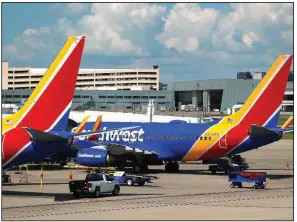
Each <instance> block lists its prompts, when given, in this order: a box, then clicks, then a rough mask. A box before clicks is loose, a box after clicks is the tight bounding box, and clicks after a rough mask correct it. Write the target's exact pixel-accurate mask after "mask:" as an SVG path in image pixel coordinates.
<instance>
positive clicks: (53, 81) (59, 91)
mask: <svg viewBox="0 0 297 222" xmlns="http://www.w3.org/2000/svg"><path fill="white" fill-rule="evenodd" d="M84 42H85V37H84V36H78V37H77V36H71V37H69V38H68V40H67V42H66V43H65V45H64V46H63V48H62V49H61V51H60V53H59V54H58V55H57V57H56V58H55V60H54V61H53V63H52V64H51V66H50V67H49V68H48V70H47V71H46V73H45V74H44V76H43V78H42V79H41V81H40V82H39V84H38V85H37V87H36V88H35V90H34V91H33V92H32V94H31V95H30V97H29V99H28V100H27V102H26V103H25V104H24V106H23V107H22V109H21V110H19V111H18V112H17V113H15V114H14V115H11V116H8V117H6V118H3V119H2V133H5V132H7V131H8V130H9V129H12V128H15V127H29V128H33V129H37V130H40V131H48V130H53V129H54V130H61V129H62V128H64V127H65V129H66V126H67V120H68V118H65V116H66V115H65V114H66V112H69V110H70V106H71V103H72V98H73V93H74V89H75V84H76V78H77V74H78V69H79V66H80V61H81V56H82V51H83V47H84Z"/></svg>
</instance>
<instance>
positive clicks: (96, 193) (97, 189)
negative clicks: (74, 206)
mask: <svg viewBox="0 0 297 222" xmlns="http://www.w3.org/2000/svg"><path fill="white" fill-rule="evenodd" d="M99 196H100V188H98V187H96V189H95V193H94V197H95V198H98V197H99Z"/></svg>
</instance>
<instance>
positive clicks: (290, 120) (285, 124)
mask: <svg viewBox="0 0 297 222" xmlns="http://www.w3.org/2000/svg"><path fill="white" fill-rule="evenodd" d="M292 120H293V116H290V117H289V118H288V119H287V121H286V122H285V123H284V124H283V125H282V127H281V128H282V129H287V128H288V127H289V126H290V124H291V122H292Z"/></svg>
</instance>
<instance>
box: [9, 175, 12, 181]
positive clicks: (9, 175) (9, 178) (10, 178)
mask: <svg viewBox="0 0 297 222" xmlns="http://www.w3.org/2000/svg"><path fill="white" fill-rule="evenodd" d="M8 183H12V181H11V175H10V174H9V175H8Z"/></svg>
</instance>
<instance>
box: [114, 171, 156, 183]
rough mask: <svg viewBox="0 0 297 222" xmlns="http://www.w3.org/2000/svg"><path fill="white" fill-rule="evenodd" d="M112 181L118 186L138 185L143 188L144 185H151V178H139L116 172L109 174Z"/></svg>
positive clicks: (123, 172)
mask: <svg viewBox="0 0 297 222" xmlns="http://www.w3.org/2000/svg"><path fill="white" fill-rule="evenodd" d="M110 175H111V176H112V178H113V179H114V180H117V181H119V182H120V184H127V185H129V186H132V185H134V184H138V186H143V185H144V184H145V183H152V182H151V179H152V178H151V177H148V176H139V175H129V174H126V173H125V171H116V172H115V173H114V174H110Z"/></svg>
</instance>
